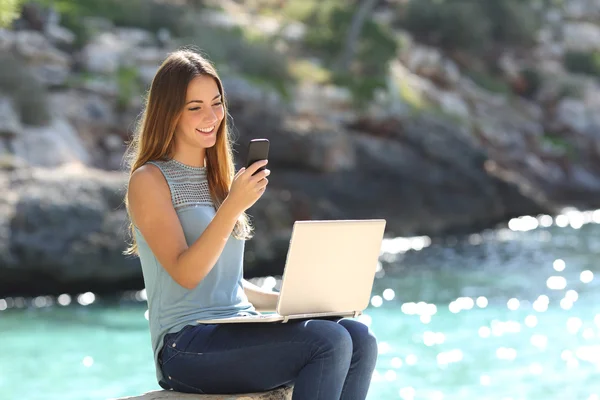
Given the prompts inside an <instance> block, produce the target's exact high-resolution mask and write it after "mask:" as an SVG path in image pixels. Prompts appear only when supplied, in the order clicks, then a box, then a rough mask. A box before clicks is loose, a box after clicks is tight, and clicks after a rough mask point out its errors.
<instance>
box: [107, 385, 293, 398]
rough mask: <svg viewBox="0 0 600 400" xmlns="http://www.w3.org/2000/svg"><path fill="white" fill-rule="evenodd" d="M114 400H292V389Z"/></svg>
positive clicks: (157, 392)
mask: <svg viewBox="0 0 600 400" xmlns="http://www.w3.org/2000/svg"><path fill="white" fill-rule="evenodd" d="M113 400H292V388H280V389H275V390H271V391H269V392H262V393H246V394H189V393H180V392H174V391H172V390H155V391H152V392H148V393H144V394H142V395H139V396H133V397H121V398H119V399H113Z"/></svg>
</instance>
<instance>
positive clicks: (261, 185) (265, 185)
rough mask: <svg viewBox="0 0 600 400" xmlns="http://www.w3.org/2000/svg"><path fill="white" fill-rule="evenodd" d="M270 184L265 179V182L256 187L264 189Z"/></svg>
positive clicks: (262, 181)
mask: <svg viewBox="0 0 600 400" xmlns="http://www.w3.org/2000/svg"><path fill="white" fill-rule="evenodd" d="M268 184H269V180H268V179H267V178H264V179H263V180H261V181H260V182H258V184H257V185H256V187H257V188H258V189H264V188H266V187H267V185H268Z"/></svg>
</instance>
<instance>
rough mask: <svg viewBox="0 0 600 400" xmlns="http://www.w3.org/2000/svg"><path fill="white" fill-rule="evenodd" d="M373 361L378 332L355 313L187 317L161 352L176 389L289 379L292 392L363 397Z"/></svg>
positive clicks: (211, 390) (213, 389) (245, 388)
mask: <svg viewBox="0 0 600 400" xmlns="http://www.w3.org/2000/svg"><path fill="white" fill-rule="evenodd" d="M376 361H377V340H376V339H375V336H374V335H373V334H372V333H371V331H370V330H369V328H368V327H367V326H366V325H364V324H363V323H361V322H358V321H356V320H352V319H335V320H328V319H311V320H296V321H290V322H288V323H285V324H282V323H242V324H216V325H215V324H207V325H204V324H203V325H196V326H191V325H188V326H186V327H184V328H183V329H182V330H181V331H179V332H177V333H172V334H169V335H167V336H166V337H165V340H164V347H163V350H162V353H161V355H160V356H159V363H160V364H161V366H162V372H163V375H164V378H165V380H166V381H167V385H168V386H170V388H172V389H173V390H176V391H179V392H187V393H200V394H232V393H246V392H262V391H267V390H271V389H274V388H277V387H281V386H289V385H293V386H294V394H293V400H336V399H343V400H351V399H352V400H355V399H361V400H364V399H365V398H366V396H367V392H368V390H369V385H370V383H371V377H372V374H373V370H374V369H375V362H376ZM167 385H166V386H167Z"/></svg>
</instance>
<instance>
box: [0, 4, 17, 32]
mask: <svg viewBox="0 0 600 400" xmlns="http://www.w3.org/2000/svg"><path fill="white" fill-rule="evenodd" d="M20 3H21V0H2V1H0V28H7V27H9V26H10V25H11V23H12V22H13V20H15V19H16V18H17V17H18V16H19V9H20V6H21V4H20Z"/></svg>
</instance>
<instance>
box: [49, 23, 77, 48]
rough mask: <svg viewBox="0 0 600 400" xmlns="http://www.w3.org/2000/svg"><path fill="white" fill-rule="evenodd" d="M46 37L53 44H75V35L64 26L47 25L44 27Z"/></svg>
mask: <svg viewBox="0 0 600 400" xmlns="http://www.w3.org/2000/svg"><path fill="white" fill-rule="evenodd" d="M46 36H47V37H48V39H49V40H50V41H51V42H52V43H55V44H67V45H70V44H73V42H75V34H74V33H73V32H71V31H70V30H68V29H67V28H65V27H64V26H60V25H55V24H49V25H48V26H47V27H46Z"/></svg>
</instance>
